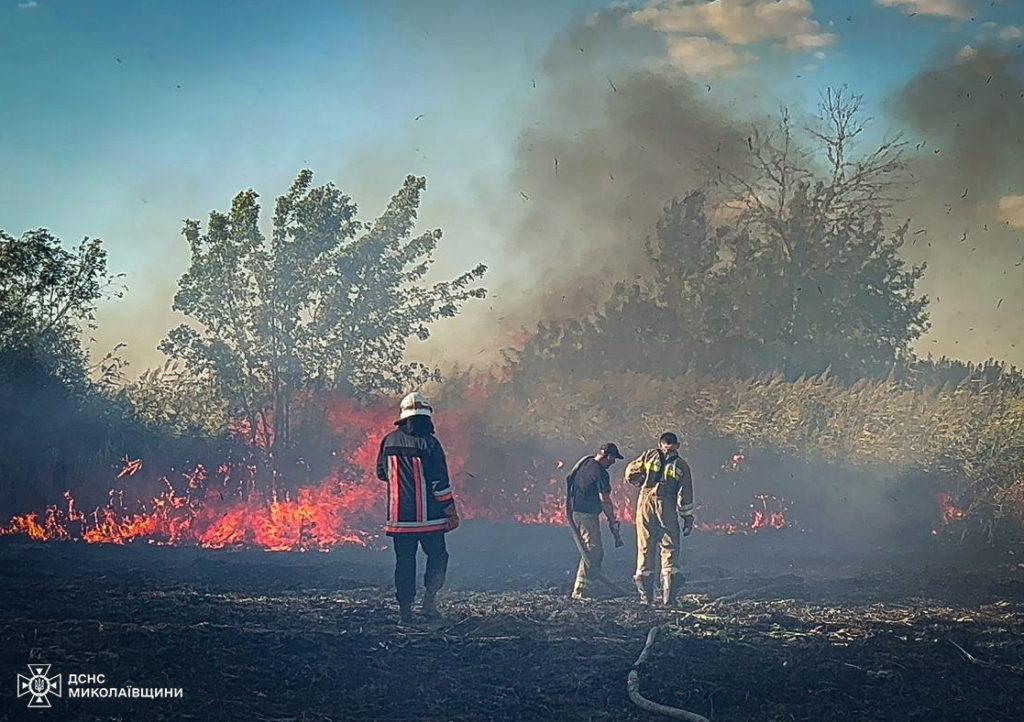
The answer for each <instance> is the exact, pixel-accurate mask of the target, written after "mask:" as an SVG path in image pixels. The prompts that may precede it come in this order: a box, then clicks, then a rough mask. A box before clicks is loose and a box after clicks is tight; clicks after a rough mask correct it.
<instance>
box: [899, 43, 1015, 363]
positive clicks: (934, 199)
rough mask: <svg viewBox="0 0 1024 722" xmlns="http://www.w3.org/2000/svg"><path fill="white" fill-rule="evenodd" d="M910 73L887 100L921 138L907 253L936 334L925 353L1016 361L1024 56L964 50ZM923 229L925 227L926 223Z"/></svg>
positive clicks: (909, 207)
mask: <svg viewBox="0 0 1024 722" xmlns="http://www.w3.org/2000/svg"><path fill="white" fill-rule="evenodd" d="M950 55H952V54H951V53H950V54H947V56H946V57H944V58H941V59H939V60H937V61H936V62H935V63H934V65H933V66H932V67H930V68H927V69H925V70H924V71H922V72H921V73H920V74H919V75H917V76H916V77H914V78H913V79H911V80H910V81H909V82H908V83H907V84H906V86H905V87H904V88H903V89H902V90H901V91H900V92H899V93H898V94H896V95H895V96H894V97H893V98H891V99H890V102H889V105H890V107H891V109H892V111H893V112H894V114H895V116H896V117H897V118H899V119H900V120H902V121H904V122H905V123H906V124H907V125H908V126H909V128H910V131H911V133H912V134H913V136H914V137H915V140H914V143H915V145H914V146H913V148H914V150H915V151H916V158H915V160H914V162H913V165H912V170H913V180H914V182H913V184H912V195H911V197H910V199H909V200H908V202H907V204H906V207H905V209H902V210H905V212H906V215H907V216H910V217H912V218H913V224H914V225H913V228H914V229H916V230H915V235H913V236H912V237H913V239H914V240H913V244H912V246H911V247H910V248H908V249H907V255H908V256H910V257H911V258H912V259H913V260H915V261H918V260H925V261H927V262H928V273H927V274H926V275H925V278H924V279H923V283H922V289H921V290H922V291H923V292H925V293H928V294H929V296H930V297H931V299H932V304H931V307H930V311H931V316H932V324H933V329H934V330H935V331H936V332H937V333H936V334H935V335H936V336H937V337H940V338H943V339H948V340H946V341H944V342H943V343H938V344H923V345H929V346H931V348H921V349H919V352H920V353H927V352H928V351H931V350H933V349H934V350H935V351H936V352H937V353H942V354H947V355H951V356H957V357H961V358H967V359H970V360H979V359H983V358H985V357H987V356H995V357H996V358H1000V357H1002V358H1009V359H1011V360H1014V359H1016V362H1017V363H1018V364H1019V363H1020V358H1021V351H1020V349H1019V348H1018V346H1019V345H1018V344H1016V341H1015V340H1014V339H1019V338H1021V337H1024V322H1022V320H1021V319H1022V318H1024V315H1022V313H1021V312H1022V310H1024V266H1021V265H1015V264H1018V263H1019V262H1020V261H1021V259H1022V256H1024V243H1022V238H1024V212H1021V211H1020V210H1019V209H1017V208H1016V206H1015V204H1014V199H1015V198H1018V197H1020V196H1021V195H1024V56H1021V54H1020V52H1019V51H1015V52H1011V51H1009V50H1006V49H1000V48H997V47H991V46H990V47H983V48H981V49H978V50H974V49H969V48H965V49H963V50H961V51H960V52H959V53H958V54H956V55H955V56H953V57H950ZM922 229H923V230H922Z"/></svg>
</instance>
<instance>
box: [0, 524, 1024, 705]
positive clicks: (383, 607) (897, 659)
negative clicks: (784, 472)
mask: <svg viewBox="0 0 1024 722" xmlns="http://www.w3.org/2000/svg"><path fill="white" fill-rule="evenodd" d="M632 542H633V540H632V538H631V537H630V536H629V535H628V534H627V545H626V547H625V548H624V549H608V550H607V562H606V571H607V572H608V574H609V576H611V577H612V578H614V579H615V580H616V581H619V582H620V583H621V584H622V586H623V587H624V588H625V587H626V586H627V584H628V579H629V573H630V569H631V567H632V562H633V560H632V558H631V553H630V551H629V550H631V549H632V548H633V547H632ZM449 550H450V552H451V556H452V560H451V565H450V568H449V587H448V590H447V594H446V596H445V598H444V604H443V606H444V615H445V616H444V619H443V621H442V622H440V623H438V624H427V623H426V622H423V623H420V624H418V625H417V626H416V627H413V628H408V627H400V626H398V625H397V624H396V607H395V604H394V600H393V597H392V593H393V592H392V586H391V573H392V568H393V567H392V564H393V557H392V552H391V550H390V549H380V548H375V549H364V548H356V547H346V548H342V549H336V550H333V551H331V552H330V553H306V554H299V553H271V552H260V551H253V550H220V551H211V550H201V549H186V548H167V547H156V546H148V545H137V546H128V547H110V546H96V545H86V544H81V543H46V544H36V543H31V542H27V541H25V540H23V539H12V538H3V539H0V654H2V657H3V664H2V665H0V672H2V674H3V675H5V676H6V680H7V681H6V682H4V684H5V686H6V687H7V690H8V691H7V693H5V694H3V695H0V720H15V719H19V720H20V719H29V720H42V719H47V720H56V719H59V720H204V721H205V720H247V721H253V722H266V721H269V720H274V721H278V722H284V721H285V720H289V721H292V720H293V721H295V722H313V721H321V720H550V719H557V720H562V721H567V720H649V719H656V717H654V716H652V715H650V714H648V713H646V712H643V711H641V710H639V709H638V708H636V707H635V706H634V705H633V704H632V703H631V702H630V700H629V698H628V696H627V693H626V676H627V674H628V672H629V669H630V666H631V665H632V663H633V662H634V660H635V659H636V657H637V655H638V654H639V652H640V650H641V648H642V647H643V643H644V640H645V637H646V635H647V632H648V630H649V629H650V628H651V627H652V626H653V625H656V624H659V625H662V629H663V633H662V635H661V636H660V637H659V639H658V641H657V643H656V644H655V647H654V650H653V653H652V654H651V657H650V659H649V660H648V662H647V664H645V665H644V666H643V667H642V668H641V670H640V680H641V691H642V692H643V694H644V695H645V696H647V697H648V698H650V699H652V700H655V701H658V702H661V703H663V704H668V705H673V706H678V707H684V708H686V709H689V710H691V711H694V712H697V713H699V714H702V715H705V716H707V717H709V718H711V719H713V720H716V721H721V722H726V721H733V720H737V721H738V720H744V721H745V720H882V719H885V720H929V721H930V722H934V721H936V720H957V721H958V722H964V721H967V720H986V722H992V721H999V720H1017V719H1024V550H1022V549H1016V550H1014V549H1002V550H984V551H980V552H979V551H977V550H974V551H969V550H967V549H964V548H962V547H958V546H955V545H952V544H951V543H949V542H948V541H946V540H943V539H937V540H934V541H929V542H926V543H924V544H921V545H918V547H917V548H916V549H913V550H908V549H902V550H894V549H888V548H881V547H878V546H870V545H860V546H859V547H851V546H850V545H846V547H845V548H843V546H842V545H838V544H836V543H835V541H834V540H833V541H832V542H829V543H826V541H825V540H824V538H822V537H814V536H812V535H809V534H806V533H801V532H797V531H793V530H784V531H781V532H773V531H768V532H762V533H759V534H757V535H751V536H713V535H708V534H694V535H693V536H691V537H690V538H689V539H687V540H686V549H685V560H686V561H685V568H686V575H687V578H688V581H687V585H686V590H685V592H686V594H685V596H684V598H683V600H682V603H681V605H680V608H679V609H678V610H659V609H649V608H643V607H640V606H639V605H638V604H636V603H635V602H634V600H633V597H632V596H629V597H628V598H615V597H613V596H610V595H609V596H607V597H605V598H601V599H597V600H594V601H586V602H579V601H572V600H570V599H568V591H569V585H570V579H571V570H572V569H573V567H574V561H575V560H574V547H573V545H572V542H571V539H570V538H569V536H568V532H567V531H566V530H565V529H564V528H557V527H543V526H522V525H514V524H508V525H499V524H491V523H483V522H477V523H474V522H473V521H468V522H464V524H463V527H462V528H460V529H459V530H458V531H457V532H455V533H454V534H452V535H450V536H449ZM421 569H422V559H421ZM30 663H32V664H49V665H51V669H50V672H49V673H50V674H54V673H59V674H62V675H65V677H64V680H65V684H64V688H63V692H64V695H63V696H62V697H60V698H55V697H53V696H52V695H51V696H50V698H49V699H50V700H51V701H52V704H53V708H52V709H49V710H36V709H31V710H30V709H28V708H27V706H26V705H27V700H28V699H29V698H28V697H22V698H20V699H18V698H16V696H15V684H14V683H15V679H14V678H15V677H16V675H17V674H23V675H28V674H29V672H28V670H27V667H26V665H27V664H30ZM79 673H81V674H103V675H104V676H105V682H106V685H107V686H114V687H125V686H135V687H140V688H150V687H158V688H163V687H170V688H176V687H180V688H182V690H183V695H182V697H181V698H180V699H141V698H138V699H131V698H127V699H77V698H76V699H72V698H69V697H68V695H67V692H68V691H69V687H68V685H67V683H66V682H67V677H66V675H68V674H79Z"/></svg>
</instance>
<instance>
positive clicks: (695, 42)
mask: <svg viewBox="0 0 1024 722" xmlns="http://www.w3.org/2000/svg"><path fill="white" fill-rule="evenodd" d="M668 56H669V58H670V59H671V60H672V62H674V63H675V64H676V65H678V66H680V67H681V68H682V69H683V70H685V71H686V72H687V73H690V74H691V75H709V74H711V73H713V72H714V71H717V70H727V69H729V68H735V67H737V66H739V65H742V64H743V63H744V62H745V61H746V60H748V59H749V58H748V57H747V56H746V55H743V54H740V53H739V52H737V51H736V49H735V48H734V47H732V46H731V45H726V44H725V43H719V42H716V41H714V40H711V39H710V38H705V37H703V36H700V35H696V36H695V35H679V36H675V37H673V38H670V39H669V41H668Z"/></svg>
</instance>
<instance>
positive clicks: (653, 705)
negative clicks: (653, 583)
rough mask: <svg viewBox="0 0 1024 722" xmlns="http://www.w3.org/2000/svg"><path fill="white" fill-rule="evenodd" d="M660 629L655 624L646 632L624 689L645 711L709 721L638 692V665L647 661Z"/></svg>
mask: <svg viewBox="0 0 1024 722" xmlns="http://www.w3.org/2000/svg"><path fill="white" fill-rule="evenodd" d="M660 629H661V627H659V626H657V625H655V626H653V627H651V631H649V632H648V633H647V643H646V644H645V645H644V648H643V650H641V652H640V656H639V657H637V658H636V661H635V662H633V666H632V667H631V668H630V670H629V676H628V677H626V691H627V692H628V693H629V698H630V699H631V700H632V701H633V704H635V705H636V706H637V707H639V708H640V709H642V710H644V711H646V712H653V713H654V714H661V715H665V716H666V717H671V718H673V719H684V720H688V721H689V722H709V720H708V718H707V717H701V716H700V715H699V714H697V713H695V712H689V711H687V710H685V709H679V708H678V707H669V706H668V705H664V704H658V703H657V702H652V701H651V700H649V699H647V698H646V697H644V696H643V695H642V694H640V665H641V664H643V663H644V662H646V661H647V655H648V654H650V653H651V649H652V648H653V647H654V639H655V638H656V637H657V636H658V630H660Z"/></svg>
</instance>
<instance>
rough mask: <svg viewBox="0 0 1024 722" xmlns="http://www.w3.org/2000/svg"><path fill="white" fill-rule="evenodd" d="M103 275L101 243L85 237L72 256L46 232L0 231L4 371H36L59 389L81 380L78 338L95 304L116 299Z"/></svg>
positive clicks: (112, 280) (90, 322) (112, 282)
mask: <svg viewBox="0 0 1024 722" xmlns="http://www.w3.org/2000/svg"><path fill="white" fill-rule="evenodd" d="M123 275H124V274H119V275H117V276H110V275H108V274H107V253H106V251H105V250H104V249H103V245H102V242H101V241H100V240H99V239H96V238H85V239H84V240H82V242H81V243H80V244H79V245H78V247H77V248H76V249H75V250H74V251H68V250H66V249H65V248H64V247H63V246H62V245H61V242H60V239H59V238H56V237H54V236H53V235H51V234H50V233H49V231H47V230H45V229H39V230H35V231H28V232H27V233H24V234H23V235H22V236H21V238H14V237H12V236H9V235H7V234H6V233H4V232H3V231H2V230H0V349H2V353H3V354H4V356H5V359H6V361H5V363H4V364H3V368H4V369H5V370H7V371H12V372H13V371H14V370H15V369H22V370H23V371H25V372H29V369H35V370H36V371H39V372H41V373H44V374H48V375H51V376H52V377H53V378H54V379H56V380H58V381H59V382H61V383H62V384H64V385H68V386H71V385H75V386H80V385H81V384H82V383H84V381H85V377H86V361H85V357H86V354H85V352H84V351H83V349H82V344H81V333H82V332H83V331H88V330H92V329H93V328H95V325H94V319H95V311H96V302H97V301H99V300H100V299H101V298H103V297H104V295H105V294H107V293H108V292H113V293H115V294H116V295H118V296H120V295H121V290H120V289H119V288H117V286H116V285H117V283H118V279H119V278H121V277H122V276H123Z"/></svg>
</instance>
